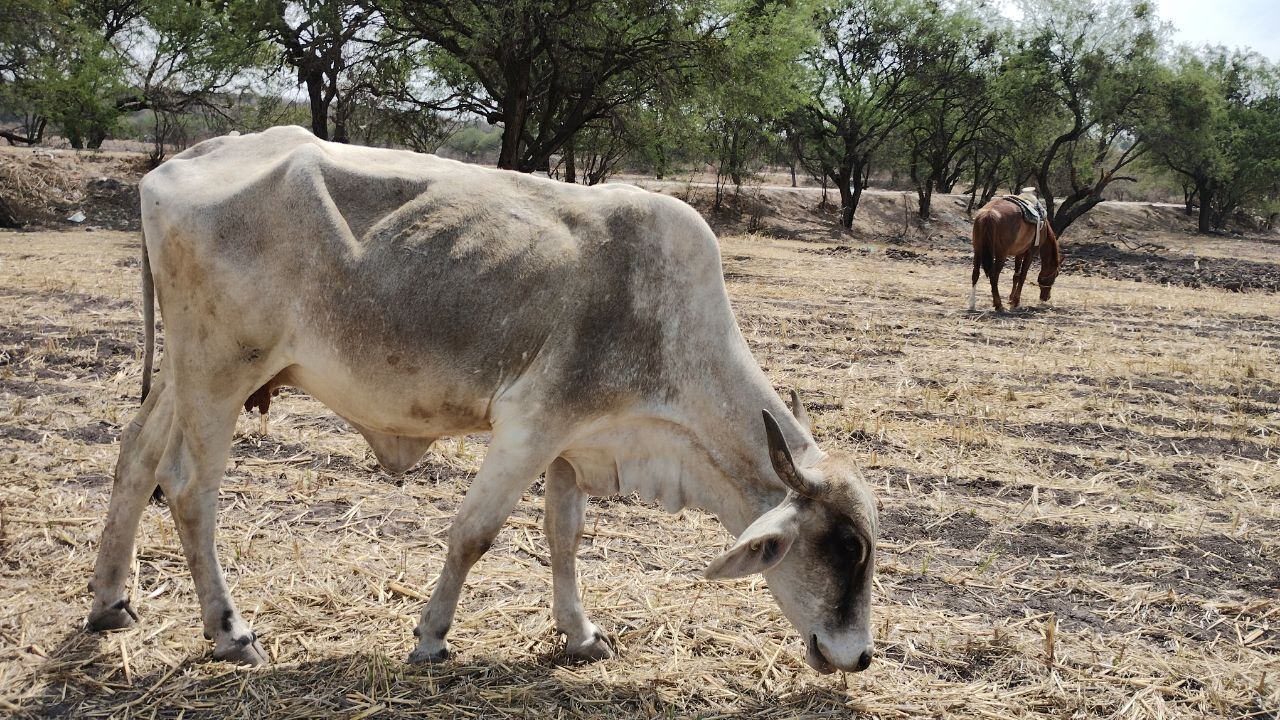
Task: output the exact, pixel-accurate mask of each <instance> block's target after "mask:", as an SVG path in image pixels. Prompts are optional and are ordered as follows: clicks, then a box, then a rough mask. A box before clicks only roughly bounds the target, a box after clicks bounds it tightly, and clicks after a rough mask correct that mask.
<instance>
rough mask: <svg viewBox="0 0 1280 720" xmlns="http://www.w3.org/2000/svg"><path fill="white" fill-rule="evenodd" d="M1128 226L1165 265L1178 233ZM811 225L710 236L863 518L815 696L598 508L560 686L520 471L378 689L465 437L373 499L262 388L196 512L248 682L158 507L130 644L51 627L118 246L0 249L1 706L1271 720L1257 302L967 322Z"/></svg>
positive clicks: (691, 548) (90, 529)
mask: <svg viewBox="0 0 1280 720" xmlns="http://www.w3.org/2000/svg"><path fill="white" fill-rule="evenodd" d="M886 213H887V211H886ZM1161 217H1163V215H1161ZM957 232H958V231H957ZM1125 232H1131V231H1128V230H1126V231H1125ZM1151 232H1152V233H1157V232H1159V233H1164V239H1163V240H1161V244H1165V245H1168V246H1169V250H1168V251H1167V252H1168V253H1173V252H1178V253H1184V252H1188V248H1196V247H1199V246H1198V245H1197V239H1196V238H1180V237H1179V236H1177V235H1176V234H1174V233H1171V231H1169V230H1167V229H1160V230H1152V231H1151ZM836 239H837V240H838V241H839V242H838V243H819V242H813V241H806V242H800V241H796V240H794V239H787V238H778V237H771V236H768V235H764V234H756V235H745V236H733V237H726V238H725V239H724V240H723V242H722V251H723V257H724V265H725V275H726V278H727V282H728V287H729V291H730V295H731V297H732V299H733V303H734V308H735V312H736V313H737V316H738V320H739V323H740V325H741V327H742V329H743V332H744V334H745V335H746V337H747V340H748V342H749V343H750V345H751V347H752V350H753V352H754V353H755V355H756V357H757V359H758V360H759V361H760V362H761V364H762V365H763V366H764V367H765V368H766V371H767V372H768V374H769V376H770V377H771V379H772V380H773V382H774V384H775V386H776V387H778V388H779V390H780V391H785V390H786V389H788V388H791V387H796V388H798V389H799V391H800V392H801V394H802V396H803V397H805V398H806V399H807V401H808V404H809V406H810V409H811V413H812V414H813V416H814V418H815V421H816V433H817V435H818V437H819V440H820V442H822V443H823V444H824V445H826V446H828V447H837V448H843V449H846V450H849V451H852V452H853V453H854V454H855V455H856V457H858V458H859V459H860V461H861V462H862V463H863V467H864V472H865V474H866V476H867V478H868V480H869V481H870V482H871V483H872V484H873V485H874V487H875V488H876V490H877V492H878V494H879V497H880V498H881V500H882V502H883V509H882V511H881V526H882V528H881V529H882V543H881V545H880V548H879V554H878V577H877V580H876V587H875V593H876V595H875V628H876V630H875V634H876V641H877V644H878V648H879V657H878V658H877V660H876V662H875V663H874V664H873V666H872V668H871V669H870V670H869V671H868V672H866V673H863V674H860V675H850V676H840V675H836V676H827V677H824V676H818V675H816V674H815V673H813V672H812V671H811V670H809V669H808V668H807V667H806V666H805V665H804V663H803V659H802V655H803V648H802V646H801V643H800V640H799V638H797V637H795V636H794V633H793V631H792V630H791V629H790V626H789V625H788V624H787V623H786V622H785V620H784V619H783V618H782V617H781V616H780V614H779V613H778V611H777V609H776V607H775V605H774V603H773V601H772V599H771V598H770V597H769V596H768V593H767V591H766V589H765V587H764V584H763V583H762V582H761V581H759V580H758V579H753V580H743V581H738V582H730V583H709V582H707V581H704V580H702V579H701V572H702V570H703V568H705V566H706V564H707V563H708V562H709V561H710V559H711V558H712V557H713V556H714V555H715V554H716V553H717V552H719V551H720V550H721V549H722V548H723V547H724V546H725V545H726V544H727V543H728V542H729V541H730V538H729V536H728V535H727V533H725V532H724V531H723V529H721V528H720V527H719V525H718V523H716V522H715V520H714V519H713V518H710V517H708V516H706V515H704V514H702V513H698V512H691V511H686V512H682V513H680V514H678V515H675V516H669V515H666V514H665V513H663V512H662V511H661V510H660V509H659V508H657V507H654V506H650V505H647V504H644V503H641V502H638V501H637V500H636V499H634V498H618V499H608V500H599V501H598V500H593V501H592V503H591V507H590V508H589V510H588V513H589V516H588V528H589V532H588V534H587V537H586V538H585V540H584V543H583V548H582V553H581V558H582V559H581V561H580V574H581V576H582V581H583V585H584V587H585V594H586V598H585V604H586V606H587V608H588V609H589V611H590V612H591V614H592V615H593V618H594V619H595V621H596V622H597V623H598V624H600V625H601V626H602V627H603V628H605V629H606V631H607V632H609V633H610V634H611V635H612V637H613V639H614V641H615V643H616V645H617V647H618V648H619V650H620V653H619V657H618V658H616V659H614V660H610V661H607V662H603V663H597V664H593V665H582V666H579V665H570V664H566V663H565V662H564V659H563V657H562V656H561V654H560V651H559V647H560V645H559V643H560V640H559V639H558V638H557V637H556V635H555V633H554V631H553V630H552V627H553V626H552V621H551V618H550V613H549V610H548V603H549V598H550V572H549V570H548V569H547V568H546V543H545V538H544V537H543V536H542V533H541V525H540V523H541V515H542V508H541V506H542V501H541V498H540V485H538V484H535V485H534V486H533V488H531V489H530V491H529V493H528V494H527V496H526V498H525V500H524V502H522V503H521V506H520V507H519V508H518V510H517V512H516V513H515V515H514V516H513V517H512V519H511V520H510V521H509V523H508V526H507V528H506V529H505V530H504V532H503V533H502V534H501V535H500V537H499V540H498V542H497V543H496V544H495V546H494V548H493V549H492V550H491V551H490V552H489V554H488V555H487V556H486V557H485V559H484V560H482V561H481V563H480V564H479V565H478V566H477V568H476V570H475V572H474V573H473V575H472V578H471V581H470V582H469V583H468V588H467V590H466V592H465V593H464V595H463V598H462V601H461V603H460V606H459V613H458V619H457V622H456V623H455V626H454V629H453V632H452V634H451V639H452V640H453V641H454V645H455V649H456V650H457V657H456V658H455V659H454V660H452V661H450V662H449V663H447V664H445V665H443V666H439V667H436V668H419V667H409V666H406V665H404V664H403V663H402V659H403V658H404V656H405V655H406V654H407V653H408V651H409V649H410V647H411V645H412V636H411V634H410V633H411V630H412V627H413V624H414V622H415V619H416V613H417V610H418V609H419V607H420V606H421V602H422V598H423V597H425V595H426V594H427V593H428V592H429V591H430V588H431V582H432V578H434V576H435V573H436V572H438V570H439V567H440V563H441V562H442V559H443V552H444V547H445V538H446V533H447V528H448V526H449V519H450V518H451V517H452V514H453V512H454V509H455V508H456V507H457V504H458V502H459V500H460V498H461V496H462V493H463V492H464V491H465V489H466V486H467V482H468V479H469V478H470V477H471V475H472V474H473V473H474V471H475V469H476V468H477V467H478V464H479V462H480V461H481V460H482V459H483V455H484V438H482V437H471V438H464V439H461V440H448V441H443V442H441V443H438V444H437V446H436V447H435V448H434V449H433V450H432V452H430V453H429V454H428V456H427V458H425V459H424V461H423V462H422V463H421V464H420V465H419V466H418V467H417V468H415V469H414V470H413V471H412V472H411V473H409V475H408V476H406V477H405V478H402V479H392V478H389V477H387V476H385V475H383V474H381V473H380V472H378V470H377V466H376V463H375V462H374V460H373V458H372V455H371V453H370V452H369V450H368V448H367V446H365V445H364V443H363V441H362V440H361V439H360V438H359V436H358V435H357V434H356V433H355V432H354V431H353V430H351V429H350V428H349V427H347V426H346V424H345V423H343V422H342V421H340V420H337V419H335V418H334V417H333V416H332V415H331V414H329V413H328V412H327V411H326V410H325V409H324V408H323V407H322V406H320V405H319V404H318V403H316V402H315V401H314V400H311V399H310V398H308V397H306V396H304V395H301V394H298V393H293V392H286V393H285V394H283V395H282V396H281V397H279V398H277V399H276V400H275V402H273V404H272V406H271V414H270V415H269V416H268V419H267V421H265V422H263V421H261V420H260V419H259V418H258V417H256V416H252V417H251V416H249V415H245V416H243V419H242V422H241V425H240V427H239V429H238V431H237V435H236V442H235V448H234V451H233V453H232V458H231V461H230V463H229V466H228V470H227V477H226V480H225V483H224V485H223V490H222V504H223V511H222V513H221V514H220V523H221V529H220V535H219V544H220V549H221V555H222V558H223V560H224V563H225V564H226V569H227V573H228V577H229V579H230V582H231V583H232V584H233V587H234V593H235V595H236V597H237V598H238V600H239V601H240V605H241V608H242V610H243V611H244V613H245V615H246V617H247V618H249V619H250V620H251V622H253V623H254V625H255V627H256V629H257V630H258V632H259V633H260V634H261V635H262V636H263V637H264V645H265V646H266V648H267V650H268V653H269V655H270V656H271V659H272V664H271V665H270V666H268V667H267V668H265V669H261V670H242V669H238V668H234V667H230V666H227V665H223V664H220V663H214V662H212V661H211V660H210V658H209V652H210V648H209V646H208V643H206V642H205V641H203V640H202V639H201V638H200V629H199V613H198V609H197V603H196V599H195V597H194V592H193V589H192V583H191V581H190V576H189V574H188V572H187V570H186V567H185V563H184V561H183V557H182V551H181V548H180V544H179V542H178V539H177V535H176V533H175V532H174V531H173V527H172V524H171V521H170V519H169V517H168V511H167V509H166V508H165V507H163V506H161V505H156V506H153V507H151V508H149V509H148V511H147V513H146V515H145V516H144V518H143V522H142V529H141V535H140V555H139V561H138V566H137V573H138V574H137V579H136V581H135V582H136V587H135V588H134V591H133V596H134V597H135V598H136V600H137V602H136V605H137V606H138V609H139V611H140V613H141V614H142V622H141V623H139V625H138V626H137V627H136V628H134V629H130V630H127V631H124V632H119V633H113V634H109V635H105V636H101V635H88V634H85V633H83V632H82V630H81V628H82V626H83V622H84V617H85V614H86V612H87V610H88V607H89V600H90V596H89V593H88V592H87V590H86V587H85V584H86V583H87V581H88V579H89V576H90V570H91V567H92V562H93V554H94V551H95V549H96V542H97V537H98V534H99V532H100V530H101V526H102V522H103V519H104V518H105V514H106V507H107V502H108V497H109V492H110V480H109V479H110V477H111V475H112V466H113V463H114V460H115V454H116V450H117V447H116V438H117V436H118V434H119V431H120V428H121V427H122V426H123V425H124V424H125V423H127V422H128V421H129V419H130V417H131V416H132V414H133V413H134V412H135V411H136V408H137V392H138V387H139V374H140V359H139V358H140V349H141V337H142V323H141V317H140V310H139V307H138V303H137V297H138V285H139V283H138V269H137V264H136V259H137V257H138V252H139V248H138V243H139V238H138V235H137V234H136V233H118V232H84V231H73V232H27V233H0V317H3V318H4V321H3V323H0V598H4V603H3V607H0V711H3V712H4V713H7V714H9V715H11V716H16V717H51V716H53V717H61V716H67V717H88V716H112V717H130V716H135V715H138V716H147V717H152V716H159V717H179V716H181V717H281V718H282V717H348V718H349V717H409V716H419V715H426V716H430V717H437V716H451V717H461V716H484V717H620V716H635V717H676V716H680V717H685V716H694V717H774V718H783V717H839V718H847V717H868V718H919V717H943V718H952V717H957V718H959V717H963V718H968V717H975V718H977V717H983V718H1064V717H1071V718H1094V717H1097V718H1104V717H1106V718H1112V717H1115V718H1203V717H1215V718H1219V717H1220V718H1273V719H1274V718H1276V717H1280V690H1278V689H1277V688H1278V687H1280V682H1277V679H1280V605H1278V604H1277V602H1276V598H1277V597H1280V440H1277V437H1280V435H1278V433H1280V364H1277V362H1276V357H1277V355H1276V348H1277V344H1280V295H1277V294H1272V293H1268V292H1263V291H1260V290H1253V289H1249V288H1247V287H1244V286H1242V287H1241V289H1240V290H1241V291H1239V292H1233V291H1228V290H1222V289H1219V288H1217V287H1213V286H1212V284H1211V283H1208V282H1202V283H1201V287H1187V286H1186V285H1187V284H1186V283H1170V284H1169V285H1163V284H1157V282H1158V280H1157V281H1151V280H1153V278H1152V277H1150V276H1147V275H1144V276H1143V278H1142V280H1143V281H1140V282H1133V281H1131V280H1116V279H1112V278H1110V277H1106V276H1101V275H1092V274H1086V273H1085V272H1081V271H1078V270H1079V267H1078V266H1076V267H1075V268H1074V269H1073V268H1071V267H1069V269H1068V270H1066V271H1064V274H1063V276H1062V277H1061V278H1060V279H1059V281H1058V283H1057V285H1056V286H1055V295H1054V298H1055V303H1054V305H1052V306H1050V307H1045V308H1039V307H1036V308H1028V309H1027V310H1024V311H1021V312H1017V313H1009V314H1003V315H996V314H993V313H988V312H979V313H972V314H971V313H968V312H966V311H965V310H964V307H965V304H966V301H967V294H968V277H967V276H968V266H967V265H966V262H965V260H964V250H965V245H964V241H963V238H962V237H957V236H956V234H942V233H940V232H936V233H935V234H934V235H928V234H926V233H924V232H915V233H912V234H907V235H903V236H897V235H895V234H884V235H881V236H878V237H877V236H873V235H872V234H871V233H870V231H864V232H863V234H862V235H860V236H857V237H839V238H836ZM1230 242H1232V241H1229V240H1228V239H1214V240H1212V242H1210V243H1209V244H1208V245H1206V246H1205V247H1204V252H1205V255H1204V257H1220V256H1221V255H1223V254H1233V253H1234V254H1235V255H1237V256H1238V257H1239V258H1241V259H1244V260H1247V261H1248V262H1251V263H1257V264H1265V263H1267V262H1268V260H1267V259H1266V258H1267V256H1268V254H1269V253H1270V252H1271V250H1272V247H1273V246H1271V245H1268V244H1266V243H1264V242H1261V241H1259V240H1256V239H1250V240H1244V241H1239V240H1236V241H1233V242H1234V243H1235V244H1234V245H1232V244H1230ZM890 251H892V252H890ZM1157 254H1163V253H1157ZM1068 257H1070V248H1068ZM1116 262H1117V263H1119V265H1118V266H1119V267H1129V265H1131V264H1132V263H1129V265H1125V264H1124V263H1122V262H1121V260H1117V261H1116ZM1125 262H1128V261H1125ZM1203 266H1205V264H1204V263H1203V262H1202V267H1203ZM1208 267H1213V265H1208ZM1143 272H1146V271H1145V270H1144V271H1143ZM1006 286H1007V280H1006ZM1029 290H1030V288H1029ZM1030 294H1031V295H1033V296H1034V293H1030Z"/></svg>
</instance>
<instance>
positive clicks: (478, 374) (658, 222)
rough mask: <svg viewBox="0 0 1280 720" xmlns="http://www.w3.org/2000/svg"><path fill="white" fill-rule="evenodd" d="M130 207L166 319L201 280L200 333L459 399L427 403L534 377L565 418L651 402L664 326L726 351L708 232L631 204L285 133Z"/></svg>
mask: <svg viewBox="0 0 1280 720" xmlns="http://www.w3.org/2000/svg"><path fill="white" fill-rule="evenodd" d="M142 201H143V205H144V208H143V214H144V227H145V230H146V232H147V243H148V248H149V250H150V251H151V253H152V258H151V260H152V266H153V269H154V272H155V274H156V277H157V286H158V287H160V288H161V300H162V307H164V310H165V312H166V318H168V314H169V313H170V312H171V308H170V307H167V306H164V305H163V304H164V303H165V302H166V297H165V296H166V291H165V290H164V287H165V286H166V285H168V286H174V285H181V286H183V288H182V289H181V290H180V291H179V294H183V295H191V291H192V286H193V283H194V284H195V285H198V286H199V287H197V288H196V290H197V292H196V294H197V295H200V294H202V295H203V296H204V300H205V311H204V312H201V313H200V315H199V316H198V317H196V318H194V319H193V321H192V322H194V323H196V324H201V323H204V324H208V323H222V324H224V325H225V323H227V322H233V323H239V324H241V325H243V328H241V331H242V334H244V335H246V337H242V338H237V339H236V342H237V343H238V344H240V345H254V346H257V345H264V346H272V347H277V346H280V347H285V348H286V349H287V350H289V351H290V352H292V353H294V355H296V356H297V357H298V358H305V359H306V360H307V362H309V363H311V364H313V365H316V366H321V371H322V372H329V373H331V374H332V373H335V372H344V373H347V374H348V375H350V376H351V377H353V378H355V377H358V376H367V377H369V378H372V379H373V380H371V382H372V383H373V384H378V382H380V383H381V384H380V387H397V386H398V387H403V386H404V385H405V384H409V385H412V384H414V383H417V382H430V383H434V384H437V385H443V386H448V387H452V388H455V390H454V391H453V395H452V396H451V397H450V398H447V399H441V398H435V400H436V404H437V405H438V404H440V403H443V402H451V403H454V404H457V403H459V402H464V401H465V402H473V401H474V400H475V399H476V398H480V397H492V396H493V394H494V393H496V392H498V391H499V390H500V389H502V388H503V387H506V386H509V385H511V384H512V383H514V382H515V381H516V380H518V379H520V378H521V377H523V376H524V374H525V373H526V371H527V370H528V369H529V368H530V367H531V366H533V365H534V364H535V363H537V364H539V367H540V368H541V370H542V374H543V375H544V376H546V377H547V378H548V379H547V381H546V383H547V384H548V385H549V386H550V387H544V388H542V391H544V392H546V393H548V394H551V395H558V396H559V399H561V400H564V401H565V402H573V401H575V400H574V399H576V398H592V401H593V402H608V401H609V399H610V398H614V397H616V396H618V395H619V394H621V395H627V394H636V393H640V394H643V393H652V392H657V391H660V390H661V388H662V386H663V385H664V384H665V383H668V382H669V377H668V375H669V371H670V369H671V368H670V365H671V362H670V361H671V358H670V357H669V354H670V353H669V351H670V349H671V347H672V345H673V341H674V339H673V338H671V337H668V336H667V335H668V334H669V333H668V331H669V328H670V326H671V322H670V321H672V320H675V321H677V324H679V322H678V321H679V319H680V316H681V315H683V314H688V313H689V312H691V311H692V312H694V313H695V314H698V313H701V314H703V315H705V314H706V312H705V311H708V310H709V311H710V312H711V314H712V315H715V314H717V313H719V314H720V315H721V316H723V317H721V318H720V319H719V320H713V321H712V322H711V323H710V325H711V326H713V327H709V330H710V331H711V332H716V333H722V332H732V333H733V334H734V335H735V336H736V329H734V328H733V321H732V315H731V313H730V312H728V303H727V297H725V296H724V291H723V281H722V279H721V277H720V264H719V255H718V250H717V248H716V244H715V241H714V237H713V236H712V235H711V234H710V231H709V230H708V229H706V227H705V223H703V222H702V221H701V219H700V218H698V217H697V215H696V213H694V212H693V211H692V210H691V209H690V208H688V207H687V206H685V205H683V204H682V203H679V202H678V201H675V200H673V199H670V198H665V197H662V196H658V195H655V194H652V193H647V192H644V191H641V190H638V189H635V188H629V187H626V186H614V187H611V188H583V187H580V186H572V185H568V184H566V183H557V182H553V181H550V180H546V179H540V178H534V177H530V176H527V175H522V174H519V173H514V172H508V171H497V170H491V169H486V168H480V167H477V166H472V165H467V164H464V163H458V162H455V161H450V160H445V159H441V158H437V157H433V156H426V155H419V154H415V153H408V152H400V151H390V150H380V149H372V148H360V147H352V146H346V145H337V144H333V143H326V142H321V141H318V140H316V139H315V138H314V137H313V136H312V135H310V134H309V133H307V132H306V131H305V130H302V129H300V128H277V129H273V130H270V131H267V132H264V133H259V134H256V135H246V136H240V137H228V138H218V139H215V140H212V141H208V142H206V143H201V144H200V145H197V146H195V147H193V148H191V149H190V150H188V151H186V152H184V153H182V154H181V155H178V156H175V157H174V158H173V159H172V160H171V161H170V162H168V163H166V164H165V165H163V166H161V167H160V168H158V169H157V170H156V171H153V172H152V173H151V174H149V175H148V176H147V177H146V178H145V179H144V182H143V186H142ZM204 283H209V284H211V285H212V287H206V286H205V285H204ZM700 293H702V294H707V298H706V299H702V300H700V299H699V297H695V296H698V295H699V294H700ZM168 294H174V293H173V292H172V291H171V292H169V293H168ZM691 294H692V296H691ZM214 298H220V299H221V300H220V301H217V302H214V301H213V299H214ZM172 304H173V303H172V302H169V305H172ZM219 304H221V305H224V306H223V307H218V305H219ZM699 306H701V307H699ZM726 320H727V324H726V322H724V321H726ZM190 324H191V323H188V325H190ZM697 325H698V323H697V322H685V323H683V327H685V328H686V329H692V330H695V331H697V330H698V327H697ZM704 331H706V330H705V329H704ZM193 332H194V331H193ZM289 359H291V360H292V359H293V358H289ZM556 388H560V391H559V392H558V393H557V390H556ZM420 404H421V403H420ZM427 404H431V403H427ZM422 411H423V412H424V413H429V412H434V411H435V410H433V409H432V408H426V407H425V406H424V408H423V409H422Z"/></svg>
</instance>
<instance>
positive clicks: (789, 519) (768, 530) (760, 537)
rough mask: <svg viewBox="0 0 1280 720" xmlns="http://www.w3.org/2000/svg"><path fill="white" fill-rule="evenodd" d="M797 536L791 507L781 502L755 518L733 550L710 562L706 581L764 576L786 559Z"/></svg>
mask: <svg viewBox="0 0 1280 720" xmlns="http://www.w3.org/2000/svg"><path fill="white" fill-rule="evenodd" d="M798 534H799V523H798V522H796V510H795V506H794V505H792V504H791V503H789V502H783V503H782V504H781V505H779V506H778V507H776V508H774V509H772V510H770V511H769V512H767V513H765V514H764V515H761V516H760V517H759V518H757V519H756V521H755V522H753V523H751V525H750V526H748V527H747V529H746V530H745V531H744V532H743V533H742V536H741V537H739V538H738V541H737V542H736V543H734V544H733V547H731V548H729V549H728V550H726V551H725V553H724V554H723V555H721V556H720V557H718V558H716V559H715V560H713V561H711V565H709V566H708V567H707V572H706V577H707V579H708V580H720V579H722V578H740V577H746V576H747V575H752V574H754V573H759V572H764V571H765V570H768V569H769V568H771V567H773V566H774V565H777V564H778V562H779V561H781V560H782V558H783V557H785V556H786V554H787V551H788V550H790V549H791V546H792V544H794V543H795V541H796V536H797V535H798Z"/></svg>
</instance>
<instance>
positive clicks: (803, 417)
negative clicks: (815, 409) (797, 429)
mask: <svg viewBox="0 0 1280 720" xmlns="http://www.w3.org/2000/svg"><path fill="white" fill-rule="evenodd" d="M791 414H792V415H795V416H796V421H797V422H799V423H800V424H801V425H803V426H804V429H805V430H808V431H809V432H810V433H812V432H813V421H812V420H810V419H809V411H808V410H805V409H804V403H802V402H800V393H798V392H796V391H795V389H792V390H791Z"/></svg>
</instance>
